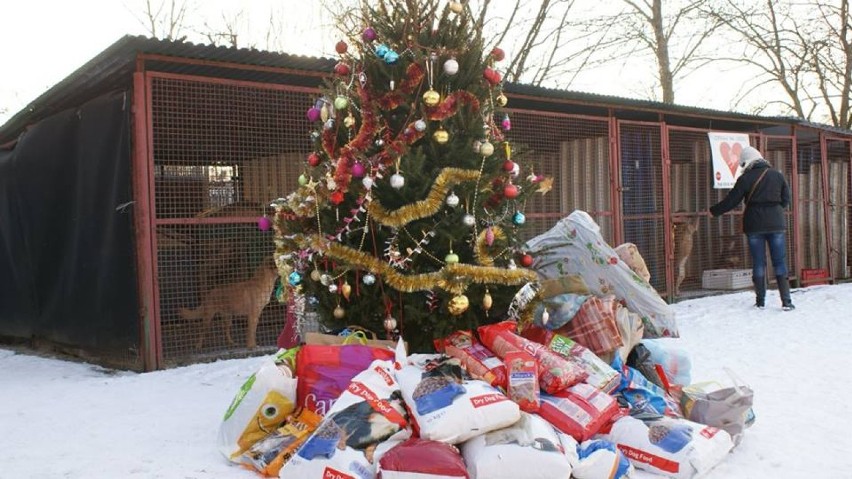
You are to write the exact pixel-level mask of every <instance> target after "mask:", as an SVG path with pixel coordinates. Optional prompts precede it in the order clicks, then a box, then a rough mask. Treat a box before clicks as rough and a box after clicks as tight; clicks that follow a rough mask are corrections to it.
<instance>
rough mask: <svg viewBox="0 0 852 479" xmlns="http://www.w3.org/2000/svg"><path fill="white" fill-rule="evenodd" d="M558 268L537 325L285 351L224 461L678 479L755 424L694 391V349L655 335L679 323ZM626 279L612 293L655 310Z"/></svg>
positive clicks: (354, 474) (253, 387)
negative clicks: (417, 349)
mask: <svg viewBox="0 0 852 479" xmlns="http://www.w3.org/2000/svg"><path fill="white" fill-rule="evenodd" d="M564 226H565V225H563V227H564ZM560 234H561V235H563V236H564V235H566V234H567V236H571V235H574V236H575V237H576V230H574V231H573V232H572V230H570V229H569V230H567V233H566V232H565V231H563V232H561V233H560ZM584 249H585V251H590V252H591V253H590V254H594V255H598V256H599V258H598V259H595V260H594V263H595V264H596V265H597V266H601V265H604V264H606V265H611V266H613V267H615V266H618V268H617V269H613V270H612V271H608V272H601V271H604V270H603V269H600V268H598V269H599V272H598V273H596V274H603V275H605V276H608V275H613V274H616V275H633V276H636V278H639V276H637V275H636V274H635V272H634V271H632V270H631V269H630V267H629V266H628V265H625V264H624V263H623V262H622V261H621V260H620V259H618V255H617V254H616V253H615V251H614V250H613V249H612V248H609V246H607V245H606V244H605V243H603V242H602V240H599V244H598V247H597V248H594V249H590V248H587V247H586V248H584ZM577 254H580V253H577ZM580 264H582V261H580ZM613 271H614V272H613ZM564 273H565V272H564V270H563V271H562V272H561V273H560V275H558V276H551V277H547V276H546V275H542V280H541V282H540V284H539V285H538V294H540V295H541V298H544V299H543V300H542V301H539V302H538V303H537V305H536V306H535V308H536V311H535V315H534V319H533V320H532V321H531V322H530V324H523V325H519V324H518V323H517V322H515V321H504V322H500V323H496V324H490V325H486V326H481V327H479V328H478V329H477V330H475V331H456V332H455V333H453V334H451V335H449V336H448V337H445V338H441V339H439V340H436V341H435V349H436V351H438V353H436V354H407V353H406V348H405V345H404V344H403V343H402V342H401V341H400V342H398V343H390V344H391V345H392V346H393V347H391V346H390V345H388V342H380V341H366V340H363V336H362V337H361V339H362V340H360V341H358V340H356V341H348V340H342V341H338V340H334V339H333V340H330V341H328V340H323V341H307V342H306V344H302V345H301V346H298V347H295V348H292V349H282V350H280V351H279V352H278V353H277V354H275V355H273V356H271V357H269V358H265V359H264V362H263V364H262V365H261V366H260V368H259V369H258V371H257V372H256V373H255V374H253V375H252V376H251V377H250V378H249V379H248V380H247V381H246V382H245V384H244V385H243V387H242V388H241V389H240V391H239V392H238V394H237V395H236V397H235V398H234V400H233V402H232V403H231V405H230V407H228V409H227V412H226V414H225V417H224V420H223V422H222V424H221V427H220V431H219V437H218V446H219V449H220V451H221V452H222V453H223V454H224V455H225V457H226V458H227V459H228V460H229V461H232V462H233V463H235V464H239V465H241V466H244V467H247V468H251V469H253V470H255V471H257V472H258V473H260V474H261V475H263V476H269V477H276V476H277V477H280V478H285V479H374V478H380V479H438V478H469V479H477V478H479V479H504V478H505V479H539V478H540V479H552V478H568V477H574V478H577V479H617V478H627V477H631V475H635V469H641V470H644V471H648V472H651V473H655V474H659V475H661V476H666V477H674V478H684V479H686V478H693V477H698V476H702V475H704V474H706V473H707V472H708V471H710V470H711V469H712V468H713V467H715V466H716V465H717V464H718V463H720V462H721V461H722V460H724V458H725V456H726V455H727V454H728V453H729V452H730V451H731V450H732V449H733V448H734V447H735V445H737V444H739V442H740V441H741V440H742V437H743V433H744V430H745V428H746V427H747V426H748V425H750V424H751V422H752V421H753V419H754V415H753V412H752V410H751V405H752V401H753V392H752V391H751V389H750V388H749V387H748V386H745V385H743V384H742V381H740V380H738V379H736V376H735V375H733V374H732V375H731V376H732V380H733V386H729V385H723V384H721V383H718V382H702V383H692V381H691V374H690V368H691V366H690V359H689V356H688V354H687V353H686V352H685V351H684V350H683V349H681V348H679V347H678V346H677V340H676V339H675V338H670V337H658V336H659V334H656V333H659V332H660V331H663V330H666V331H669V332H672V331H674V332H676V329H675V328H674V323H673V322H672V319H673V315H670V314H669V312H666V311H664V310H663V308H662V307H660V306H659V305H656V304H654V309H655V313H656V315H655V316H653V317H651V316H650V315H649V314H647V313H637V312H635V311H633V310H631V309H629V307H628V306H627V302H626V301H624V300H622V299H620V298H619V297H618V295H616V294H611V293H612V289H611V288H610V289H608V290H606V288H605V290H604V291H600V290H595V291H592V290H590V289H589V288H588V287H586V286H585V284H586V282H587V281H588V278H585V279H584V278H583V276H584V275H582V274H576V275H571V274H568V275H566V274H564ZM599 277H600V276H599ZM632 281H633V278H632V276H631V278H630V279H629V280H621V281H619V282H618V283H619V284H620V285H621V286H620V292H621V294H627V295H632V297H633V304H646V305H647V304H652V302H650V301H646V300H639V299H637V295H636V291H638V289H637V290H636V291H631V290H630V288H631V286H630V284H631V282H632ZM642 282H645V279H644V278H641V279H640V282H639V283H637V288H640V289H641V290H644V289H646V286H645V285H644V284H643V283H642ZM595 284H596V286H598V283H595ZM654 321H657V323H656V324H651V323H653V322H654ZM659 321H665V322H666V323H665V324H663V323H660V322H659ZM649 324H650V325H651V328H650V329H651V330H652V331H653V333H654V334H648V329H646V326H648V325H649ZM675 335H676V334H675ZM315 336H316V335H315ZM326 339H327V338H326Z"/></svg>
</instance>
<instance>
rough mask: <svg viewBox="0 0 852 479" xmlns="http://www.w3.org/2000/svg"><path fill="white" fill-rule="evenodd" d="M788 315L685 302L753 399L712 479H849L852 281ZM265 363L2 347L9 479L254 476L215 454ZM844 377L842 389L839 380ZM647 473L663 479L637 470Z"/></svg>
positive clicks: (711, 301)
mask: <svg viewBox="0 0 852 479" xmlns="http://www.w3.org/2000/svg"><path fill="white" fill-rule="evenodd" d="M793 301H794V302H795V304H796V306H797V309H796V310H795V311H791V312H783V311H781V308H780V301H779V299H778V295H777V292H775V291H770V293H769V297H768V298H767V304H768V305H769V306H768V307H767V308H766V309H765V310H756V309H754V308H753V307H752V304H753V295H752V293H750V292H739V293H733V294H727V295H722V296H713V297H708V298H701V299H694V300H689V301H683V302H680V303H677V304H675V305H674V306H673V307H674V308H675V310H676V312H677V317H678V323H679V326H680V329H681V338H680V339H678V340H676V341H677V342H678V344H679V346H681V347H683V348H685V349H687V350H688V351H689V352H690V353H691V359H692V365H693V369H692V378H693V382H700V381H710V380H718V381H721V382H724V383H729V382H730V380H729V379H728V378H727V375H726V374H725V372H724V368H725V367H729V368H731V369H732V370H733V371H735V372H736V374H737V375H738V376H740V377H741V378H742V380H743V381H745V382H746V383H748V384H749V385H750V386H751V387H752V388H753V389H754V391H755V405H754V410H755V413H756V415H757V421H756V423H755V425H754V426H753V427H752V428H750V429H749V430H747V431H746V435H745V438H744V440H743V443H742V444H740V445H739V446H738V447H737V448H736V449H735V450H734V451H733V452H732V453H731V454H730V455H729V456H728V457H727V458H726V460H725V461H724V462H723V463H722V464H720V465H719V466H717V467H716V468H715V469H714V470H713V471H712V472H711V473H710V474H709V475H707V476H705V477H706V478H708V479H719V478H726V479H746V478H764V477H772V478H773V479H784V478H799V477H819V478H823V477H826V478H828V477H832V478H834V477H850V475H852V473H850V471H849V469H850V466H849V465H848V460H847V459H846V453H847V452H848V451H849V450H852V434H849V431H852V420H850V416H849V415H848V414H846V409H845V407H844V406H843V405H844V404H845V402H846V401H847V400H848V398H849V397H850V395H849V394H848V393H850V392H852V384H850V382H849V380H848V379H849V374H848V372H844V371H845V370H844V369H843V367H841V366H845V359H844V358H846V357H848V354H849V351H852V284H843V285H833V286H815V287H811V288H807V289H800V290H795V291H794V294H793ZM260 362H261V358H249V359H239V360H228V361H218V362H215V363H209V364H199V365H194V366H189V367H183V368H177V369H171V370H167V371H158V372H153V373H144V374H137V373H129V372H124V371H113V370H107V369H103V368H100V367H97V366H92V365H88V364H81V363H76V362H67V361H61V360H57V359H51V358H45V357H39V356H36V355H29V354H26V353H23V352H16V351H13V350H11V349H0V478H3V479H7V478H8V479H19V478H57V477H62V478H80V479H84V478H85V479H99V478H110V479H112V478H116V477H122V478H133V477H138V478H180V479H194V478H214V477H215V478H254V477H259V476H257V475H255V474H254V473H252V472H250V471H247V470H244V469H241V468H239V467H236V466H232V465H230V464H229V463H228V462H227V461H226V460H225V459H224V457H222V456H221V455H220V454H219V452H218V451H217V450H216V446H215V442H216V432H217V430H218V427H219V422H220V421H221V419H222V415H223V414H224V412H225V409H226V408H227V406H228V405H229V404H230V402H231V399H232V398H233V396H234V394H235V393H236V392H237V389H238V388H239V386H240V385H241V384H242V383H243V381H245V379H246V378H247V377H248V376H249V375H250V374H251V373H253V372H254V371H255V370H256V369H257V368H258V367H259V364H260ZM843 378H846V379H843ZM637 476H638V477H642V478H649V477H659V476H653V475H651V474H648V473H641V472H640V473H639V474H638V475H637Z"/></svg>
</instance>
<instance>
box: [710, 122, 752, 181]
mask: <svg viewBox="0 0 852 479" xmlns="http://www.w3.org/2000/svg"><path fill="white" fill-rule="evenodd" d="M707 136H708V138H709V139H710V152H711V154H712V156H713V188H716V189H724V188H733V187H734V183H735V182H736V181H737V178H739V176H740V175H741V174H742V168H740V165H739V162H740V153H742V151H743V148H745V147H747V146H749V140H748V134H747V133H717V132H708V133H707Z"/></svg>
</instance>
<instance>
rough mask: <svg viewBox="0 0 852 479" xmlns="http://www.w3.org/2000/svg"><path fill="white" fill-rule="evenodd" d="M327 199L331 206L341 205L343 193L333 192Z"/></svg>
mask: <svg viewBox="0 0 852 479" xmlns="http://www.w3.org/2000/svg"><path fill="white" fill-rule="evenodd" d="M328 199H329V201H331V204H333V205H335V206H337V205H339V204H340V203H343V192H342V191H340V190H335V191H334V192H332V193H331V194H330V195H329V196H328Z"/></svg>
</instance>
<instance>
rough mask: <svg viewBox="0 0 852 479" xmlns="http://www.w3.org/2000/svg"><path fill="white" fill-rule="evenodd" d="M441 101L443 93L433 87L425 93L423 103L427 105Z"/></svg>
mask: <svg viewBox="0 0 852 479" xmlns="http://www.w3.org/2000/svg"><path fill="white" fill-rule="evenodd" d="M440 101H441V94H440V93H438V92H436V91H435V90H432V89H431V88H430V89H429V90H427V91H426V93H424V94H423V103H425V104H426V106H435V105H437V104H438V103H439V102H440Z"/></svg>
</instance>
